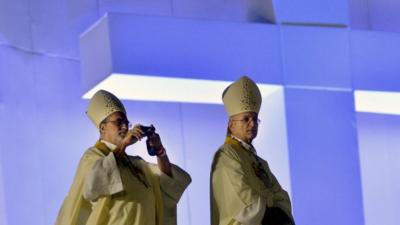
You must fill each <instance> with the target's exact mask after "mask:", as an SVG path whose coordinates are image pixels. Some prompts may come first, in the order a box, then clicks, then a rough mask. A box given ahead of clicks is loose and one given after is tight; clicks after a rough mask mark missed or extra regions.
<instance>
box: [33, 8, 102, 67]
mask: <svg viewBox="0 0 400 225" xmlns="http://www.w3.org/2000/svg"><path fill="white" fill-rule="evenodd" d="M30 17H31V20H32V21H31V32H32V45H33V48H34V50H35V51H38V52H42V53H45V54H51V55H58V56H63V57H68V58H75V59H78V58H79V51H78V46H79V35H80V34H81V33H82V32H83V31H84V30H85V29H86V28H87V27H88V26H90V25H91V24H93V23H94V22H95V21H96V20H97V19H98V18H99V15H98V9H97V0H84V1H80V0H60V1H52V0H36V1H34V2H32V4H30Z"/></svg>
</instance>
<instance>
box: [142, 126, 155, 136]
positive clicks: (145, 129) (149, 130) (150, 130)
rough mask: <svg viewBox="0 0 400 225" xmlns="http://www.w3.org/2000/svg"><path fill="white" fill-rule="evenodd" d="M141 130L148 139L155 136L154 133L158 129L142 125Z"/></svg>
mask: <svg viewBox="0 0 400 225" xmlns="http://www.w3.org/2000/svg"><path fill="white" fill-rule="evenodd" d="M139 128H140V130H141V131H142V132H143V133H144V136H146V137H148V136H150V135H152V134H154V132H155V131H156V128H155V127H154V126H153V125H151V126H143V125H140V126H139Z"/></svg>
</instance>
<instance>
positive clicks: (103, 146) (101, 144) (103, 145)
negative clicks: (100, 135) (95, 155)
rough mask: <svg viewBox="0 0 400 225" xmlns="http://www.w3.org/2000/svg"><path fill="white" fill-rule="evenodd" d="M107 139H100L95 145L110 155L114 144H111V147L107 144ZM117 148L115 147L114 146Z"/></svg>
mask: <svg viewBox="0 0 400 225" xmlns="http://www.w3.org/2000/svg"><path fill="white" fill-rule="evenodd" d="M107 143H109V142H107V141H104V140H98V141H97V142H96V144H95V145H94V147H96V148H97V149H98V150H100V151H101V152H102V153H103V154H104V155H108V154H109V153H110V152H112V151H113V150H112V146H111V145H110V147H109V146H108V145H107ZM109 144H111V143H109ZM114 149H115V148H114Z"/></svg>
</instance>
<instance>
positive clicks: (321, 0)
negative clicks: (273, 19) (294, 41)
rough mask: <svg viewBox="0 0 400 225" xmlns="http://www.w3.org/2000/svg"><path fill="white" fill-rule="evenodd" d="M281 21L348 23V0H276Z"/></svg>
mask: <svg viewBox="0 0 400 225" xmlns="http://www.w3.org/2000/svg"><path fill="white" fill-rule="evenodd" d="M274 2H275V9H276V15H277V19H278V21H279V22H280V23H285V22H286V23H311V24H340V25H348V23H349V18H348V15H349V12H348V10H349V9H348V1H347V0H335V1H331V0H302V1H292V0H274Z"/></svg>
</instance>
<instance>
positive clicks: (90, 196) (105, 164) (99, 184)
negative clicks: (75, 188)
mask: <svg viewBox="0 0 400 225" xmlns="http://www.w3.org/2000/svg"><path fill="white" fill-rule="evenodd" d="M121 191H123V185H122V181H121V175H120V173H119V169H118V166H117V161H116V158H115V156H114V154H113V153H110V154H108V155H107V156H105V157H100V158H99V159H97V160H96V161H95V162H94V164H93V166H92V168H91V169H90V171H89V172H88V173H87V175H86V176H85V179H84V185H83V197H84V198H85V199H86V200H89V201H95V200H97V199H98V198H99V197H102V196H109V195H112V194H115V193H118V192H121Z"/></svg>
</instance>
